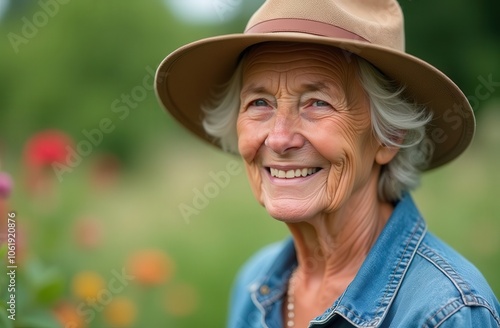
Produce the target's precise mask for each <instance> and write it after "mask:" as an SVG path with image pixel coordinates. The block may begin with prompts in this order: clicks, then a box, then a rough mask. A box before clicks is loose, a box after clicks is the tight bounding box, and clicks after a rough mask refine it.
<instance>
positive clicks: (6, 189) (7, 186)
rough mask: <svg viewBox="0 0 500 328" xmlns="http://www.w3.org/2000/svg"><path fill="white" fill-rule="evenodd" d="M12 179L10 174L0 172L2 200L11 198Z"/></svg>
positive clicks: (0, 196) (0, 195) (0, 194)
mask: <svg viewBox="0 0 500 328" xmlns="http://www.w3.org/2000/svg"><path fill="white" fill-rule="evenodd" d="M12 185H13V182H12V178H11V177H10V175H9V174H8V173H5V172H0V198H3V199H7V198H9V195H10V192H11V191H12Z"/></svg>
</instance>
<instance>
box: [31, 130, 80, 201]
mask: <svg viewBox="0 0 500 328" xmlns="http://www.w3.org/2000/svg"><path fill="white" fill-rule="evenodd" d="M72 146H73V140H72V139H71V138H70V137H69V136H68V135H66V134H65V133H64V132H61V131H57V130H46V131H42V132H39V133H37V134H35V135H34V136H32V137H31V139H30V140H28V142H27V143H26V145H25V147H24V154H23V155H24V166H25V168H26V170H27V172H26V186H27V187H28V190H29V191H31V192H32V193H33V194H35V195H38V196H44V198H47V196H50V195H52V193H51V191H53V187H54V181H55V178H56V174H55V173H54V170H53V169H52V165H53V164H55V163H59V164H60V165H66V164H67V161H68V157H69V151H70V150H71V147H72Z"/></svg>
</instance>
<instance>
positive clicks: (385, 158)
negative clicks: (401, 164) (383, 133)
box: [375, 145, 399, 165]
mask: <svg viewBox="0 0 500 328" xmlns="http://www.w3.org/2000/svg"><path fill="white" fill-rule="evenodd" d="M398 151H399V147H394V146H386V145H380V146H378V149H377V153H376V154H375V161H376V162H377V164H379V165H385V164H387V163H389V162H390V161H391V160H392V159H393V158H394V156H396V154H397V153H398Z"/></svg>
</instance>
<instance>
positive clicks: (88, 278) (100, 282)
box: [72, 271, 105, 301]
mask: <svg viewBox="0 0 500 328" xmlns="http://www.w3.org/2000/svg"><path fill="white" fill-rule="evenodd" d="M104 288H105V283H104V279H103V278H102V277H101V276H100V275H99V274H98V273H96V272H93V271H83V272H80V273H78V274H77V275H75V276H74V277H73V281H72V291H73V295H75V296H76V297H78V298H79V299H81V300H84V301H87V300H90V299H96V298H97V297H98V295H99V293H100V292H101V291H102V290H104Z"/></svg>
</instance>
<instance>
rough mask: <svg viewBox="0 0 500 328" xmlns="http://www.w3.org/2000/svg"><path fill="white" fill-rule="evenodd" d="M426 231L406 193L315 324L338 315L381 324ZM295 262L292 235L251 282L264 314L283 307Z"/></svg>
mask: <svg viewBox="0 0 500 328" xmlns="http://www.w3.org/2000/svg"><path fill="white" fill-rule="evenodd" d="M425 232H426V225H425V222H424V220H423V219H422V217H421V216H420V213H419V212H418V210H417V208H416V206H415V204H414V203H413V200H412V198H411V196H410V195H408V194H406V195H405V196H404V197H403V198H402V199H401V200H400V201H399V202H398V203H397V204H396V206H395V208H394V211H393V213H392V215H391V217H390V218H389V220H388V222H387V224H386V226H385V227H384V229H383V230H382V232H381V233H380V235H379V237H378V239H377V241H376V242H375V244H374V245H373V247H372V249H371V250H370V252H369V253H368V255H367V257H366V259H365V261H364V262H363V264H362V266H361V268H360V269H359V271H358V273H357V274H356V277H355V278H354V280H353V281H352V282H351V283H350V284H349V286H348V287H347V289H346V290H345V292H344V293H343V294H342V295H341V296H340V297H339V299H337V301H335V303H334V304H333V305H332V306H331V307H330V308H329V309H327V310H326V311H325V312H324V313H323V314H322V315H321V316H319V317H317V318H315V319H314V320H313V321H311V324H312V325H311V326H318V327H321V326H323V325H325V324H326V323H327V322H328V321H329V320H330V319H331V318H332V317H334V316H336V315H340V316H342V317H344V318H345V319H346V320H347V321H349V322H350V323H351V324H353V325H354V326H356V327H378V326H379V325H380V324H381V323H382V321H383V319H384V317H385V315H386V313H387V311H388V309H389V307H390V305H391V304H392V301H393V299H394V297H395V296H396V293H397V291H398V289H399V287H400V285H401V283H402V281H403V278H404V276H405V273H406V271H407V270H408V267H409V265H410V263H411V261H412V259H413V257H414V256H415V253H416V251H417V248H418V246H419V244H420V243H421V241H422V239H423V237H424V235H425ZM296 266H297V260H296V253H295V248H294V245H293V240H292V239H289V240H287V241H286V242H285V245H284V247H283V249H282V251H281V253H280V254H279V255H278V256H277V257H276V259H275V261H274V262H273V263H272V265H271V266H270V267H269V270H267V274H266V275H264V277H262V278H261V279H259V280H258V281H256V282H255V283H254V284H252V286H250V292H251V294H252V299H253V301H254V303H255V305H256V306H257V307H258V308H259V309H260V310H261V311H262V312H263V313H264V314H266V316H268V317H272V316H270V313H271V312H274V311H281V301H282V299H283V296H284V294H285V293H286V289H287V283H288V280H289V278H290V275H291V273H292V272H293V270H294V269H295V267H296ZM273 306H274V309H273ZM276 308H278V310H277V309H276ZM264 320H265V318H264Z"/></svg>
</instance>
